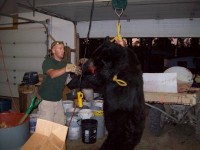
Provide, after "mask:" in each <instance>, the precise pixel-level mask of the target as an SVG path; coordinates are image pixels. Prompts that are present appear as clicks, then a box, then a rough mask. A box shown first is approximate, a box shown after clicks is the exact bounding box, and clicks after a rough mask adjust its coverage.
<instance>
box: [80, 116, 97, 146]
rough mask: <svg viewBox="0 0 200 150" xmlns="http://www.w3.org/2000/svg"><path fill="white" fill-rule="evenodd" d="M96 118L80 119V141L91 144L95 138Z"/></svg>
mask: <svg viewBox="0 0 200 150" xmlns="http://www.w3.org/2000/svg"><path fill="white" fill-rule="evenodd" d="M97 124H98V123H97V120H95V119H84V120H81V127H82V142H83V143H86V144H92V143H95V142H96V139H97Z"/></svg>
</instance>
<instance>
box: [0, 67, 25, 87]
mask: <svg viewBox="0 0 200 150" xmlns="http://www.w3.org/2000/svg"><path fill="white" fill-rule="evenodd" d="M7 74H8V80H9V82H10V83H11V84H21V82H22V80H23V76H24V71H12V70H7ZM0 75H1V78H0V82H1V83H4V84H5V83H7V77H6V73H5V70H0Z"/></svg>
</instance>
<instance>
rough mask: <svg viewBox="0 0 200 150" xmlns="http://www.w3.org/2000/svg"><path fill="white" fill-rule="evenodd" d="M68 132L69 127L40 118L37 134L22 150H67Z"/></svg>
mask: <svg viewBox="0 0 200 150" xmlns="http://www.w3.org/2000/svg"><path fill="white" fill-rule="evenodd" d="M67 131H68V127H67V126H64V125H60V124H57V123H54V122H51V121H47V120H43V119H39V118H38V119H37V125H36V130H35V133H34V134H33V135H32V136H31V137H30V138H29V139H28V141H27V142H26V143H25V144H24V145H23V146H22V148H21V150H66V143H65V141H66V136H67Z"/></svg>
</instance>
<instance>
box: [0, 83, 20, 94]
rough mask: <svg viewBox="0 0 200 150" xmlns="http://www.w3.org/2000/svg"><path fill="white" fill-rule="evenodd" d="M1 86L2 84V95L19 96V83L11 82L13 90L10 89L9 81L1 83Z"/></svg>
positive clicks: (0, 92)
mask: <svg viewBox="0 0 200 150" xmlns="http://www.w3.org/2000/svg"><path fill="white" fill-rule="evenodd" d="M0 84H1V86H0V95H4V96H10V97H11V96H13V97H17V96H18V85H13V84H11V85H10V87H11V92H12V94H11V92H10V89H9V86H8V84H7V83H5V84H4V83H0Z"/></svg>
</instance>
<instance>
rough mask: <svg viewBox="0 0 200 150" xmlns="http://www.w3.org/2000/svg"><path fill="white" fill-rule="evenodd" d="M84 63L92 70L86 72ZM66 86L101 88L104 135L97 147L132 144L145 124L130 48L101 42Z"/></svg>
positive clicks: (117, 149) (106, 149)
mask: <svg viewBox="0 0 200 150" xmlns="http://www.w3.org/2000/svg"><path fill="white" fill-rule="evenodd" d="M88 65H89V66H90V67H89V68H90V69H89V70H93V71H92V72H93V74H89V73H88V72H89V71H88V70H87V68H88V67H87V66H88ZM91 68H93V69H91ZM80 81H81V82H80ZM68 87H69V88H71V89H73V88H77V87H81V88H94V89H96V90H99V91H101V92H102V94H103V96H104V104H103V111H104V120H105V126H106V129H107V131H108V135H107V138H106V140H105V141H104V143H103V144H102V146H101V148H100V150H133V149H134V148H135V147H136V145H137V144H138V143H139V142H140V139H141V137H142V134H143V130H144V126H145V102H144V93H143V79H142V71H141V69H140V63H139V61H138V59H137V56H136V54H135V53H134V51H133V50H132V49H130V48H128V47H122V46H121V45H119V44H115V43H111V42H109V41H107V42H104V43H103V44H102V45H101V46H100V47H99V48H98V49H97V50H95V52H94V53H93V55H92V58H91V59H90V60H89V61H88V62H87V63H86V64H85V66H84V67H83V75H82V77H81V79H80V77H78V76H77V77H75V78H73V80H72V81H71V82H70V83H69V84H68Z"/></svg>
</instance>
